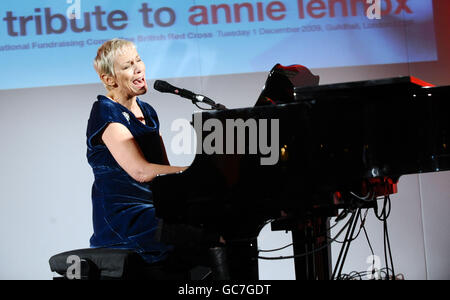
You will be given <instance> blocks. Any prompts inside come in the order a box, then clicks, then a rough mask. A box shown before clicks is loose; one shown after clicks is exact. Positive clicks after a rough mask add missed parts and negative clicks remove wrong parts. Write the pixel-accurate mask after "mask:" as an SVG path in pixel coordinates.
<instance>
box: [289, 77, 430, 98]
mask: <svg viewBox="0 0 450 300" xmlns="http://www.w3.org/2000/svg"><path fill="white" fill-rule="evenodd" d="M429 87H434V85H432V84H429V83H427V82H425V81H422V80H420V79H418V78H415V77H413V76H404V77H393V78H385V79H375V80H364V81H354V82H343V83H334V84H327V85H319V86H309V87H295V88H294V98H295V100H296V101H308V100H313V99H315V98H318V97H320V98H323V99H331V98H332V99H339V98H341V97H346V96H359V95H365V96H367V95H380V94H384V95H386V94H387V93H389V94H391V95H392V94H402V95H405V94H406V93H411V92H414V91H416V92H419V91H420V90H421V89H423V88H429Z"/></svg>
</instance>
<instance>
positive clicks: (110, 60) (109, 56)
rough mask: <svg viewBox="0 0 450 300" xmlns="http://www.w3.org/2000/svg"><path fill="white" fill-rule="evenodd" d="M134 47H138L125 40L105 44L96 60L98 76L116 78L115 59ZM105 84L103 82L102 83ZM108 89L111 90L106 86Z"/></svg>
mask: <svg viewBox="0 0 450 300" xmlns="http://www.w3.org/2000/svg"><path fill="white" fill-rule="evenodd" d="M128 47H133V48H135V49H136V45H135V44H134V43H133V42H130V41H127V40H123V39H118V38H115V39H112V40H109V41H106V42H105V43H103V45H101V46H100V48H98V50H97V56H96V57H95V59H94V68H95V71H96V72H97V74H98V75H99V76H100V80H101V76H102V74H106V75H109V76H113V77H114V76H116V74H115V72H114V59H115V57H116V55H117V54H120V53H122V51H123V49H125V48H128ZM102 82H103V81H102ZM103 84H104V83H103ZM104 85H105V87H106V89H108V90H109V89H110V87H109V86H107V85H106V84H104Z"/></svg>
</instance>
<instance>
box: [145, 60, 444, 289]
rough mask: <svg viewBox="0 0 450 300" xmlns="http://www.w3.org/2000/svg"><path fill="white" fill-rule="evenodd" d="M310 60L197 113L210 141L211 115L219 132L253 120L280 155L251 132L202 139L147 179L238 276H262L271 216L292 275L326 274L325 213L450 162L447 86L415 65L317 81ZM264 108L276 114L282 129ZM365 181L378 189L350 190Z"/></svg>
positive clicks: (160, 202)
mask: <svg viewBox="0 0 450 300" xmlns="http://www.w3.org/2000/svg"><path fill="white" fill-rule="evenodd" d="M307 71H308V70H307V69H306V71H305V69H304V68H303V67H301V66H290V67H283V66H281V65H277V66H275V67H274V68H273V69H272V71H271V72H270V74H269V77H268V79H267V82H266V86H265V88H264V89H263V92H262V93H261V96H260V97H259V99H258V101H257V103H256V105H255V106H254V107H248V108H239V109H229V110H214V111H207V112H200V113H196V114H194V115H193V125H195V126H194V127H195V128H196V130H197V136H201V137H202V138H203V139H205V137H208V136H209V139H210V140H209V142H211V135H210V134H211V133H213V132H214V134H215V135H217V128H211V130H209V131H208V130H205V128H204V127H203V125H204V124H205V123H206V122H208V120H211V119H213V120H215V122H217V120H219V121H220V122H221V123H222V124H223V126H222V129H221V130H223V132H222V136H223V137H225V136H227V132H226V121H227V120H238V119H242V120H243V121H247V120H255V121H256V122H255V123H256V124H257V126H258V137H259V139H261V138H264V137H265V138H267V139H268V140H267V141H266V142H267V144H268V145H269V144H270V142H272V144H271V145H273V144H274V143H277V145H278V146H277V149H278V150H277V151H279V153H278V160H277V161H276V163H275V164H262V163H261V162H262V160H261V159H262V158H264V157H266V158H267V153H266V154H261V153H259V152H260V151H258V153H256V154H254V151H253V152H252V151H251V149H250V148H251V146H252V145H251V144H252V143H254V141H251V140H250V138H249V136H248V135H247V136H246V139H245V144H244V145H245V147H244V148H242V147H243V146H242V145H241V149H240V152H238V151H237V145H236V143H235V144H234V145H233V146H234V148H233V149H234V150H235V151H234V152H229V153H230V154H226V153H227V152H225V151H224V152H223V153H220V151H217V152H218V153H212V154H211V153H208V154H207V153H205V151H204V150H203V151H202V152H201V153H198V154H197V155H196V156H195V159H194V161H193V163H192V165H191V166H190V168H188V169H187V170H186V171H184V172H183V173H181V174H171V175H163V176H159V177H157V178H156V179H155V180H154V181H153V183H152V189H153V195H154V202H155V207H156V213H157V215H158V216H159V217H162V218H164V219H165V220H166V222H174V223H184V224H193V225H196V226H202V227H204V228H205V229H207V230H214V231H218V232H220V233H221V234H222V235H223V236H224V237H225V239H226V240H227V251H228V260H229V264H230V271H231V277H232V279H244V280H245V279H257V278H258V259H257V258H258V248H257V236H258V234H259V232H260V230H261V229H262V227H263V226H264V225H265V224H267V222H269V221H273V222H272V230H291V231H292V234H293V241H294V255H295V254H297V256H298V257H296V259H295V270H296V278H297V279H330V278H331V271H332V270H331V269H332V267H331V263H330V262H331V255H330V247H329V241H328V237H327V235H325V236H324V235H323V233H324V232H327V230H328V226H329V225H328V224H329V223H328V221H329V218H330V217H334V216H337V214H338V211H339V209H341V208H346V207H352V206H355V207H361V206H362V205H365V206H366V207H376V205H377V201H376V196H382V195H385V194H392V193H395V192H396V184H397V182H398V180H399V178H400V176H402V175H405V174H414V173H424V172H437V171H444V170H450V118H449V115H450V87H449V86H445V87H435V86H432V85H430V84H426V83H425V82H422V81H420V80H418V79H416V78H414V77H398V78H388V79H381V80H369V81H360V82H348V83H339V84H331V85H318V77H316V76H313V75H312V74H310V73H308V72H307ZM305 72H306V73H305ZM300 75H301V76H300ZM199 120H200V121H201V122H202V123H201V124H200V126H199V124H194V122H198V121H199ZM261 120H279V121H278V122H279V123H278V125H277V126H278V128H276V129H278V130H277V131H273V130H271V129H273V128H272V127H273V126H274V125H273V124H272V123H270V122H267V123H266V124H268V125H267V127H264V128H263V127H261V126H260V124H262V123H261V122H260V121H261ZM247 124H250V123H247ZM274 124H275V123H274ZM199 130H200V131H202V132H199ZM248 132H250V129H248V131H247V133H248ZM273 132H276V133H277V136H273ZM234 133H235V134H237V131H236V132H234ZM271 133H272V134H271ZM228 134H230V133H229V132H228ZM217 136H220V135H217ZM234 141H236V140H234ZM199 142H203V140H200V141H199ZM216 142H219V141H216ZM229 142H230V140H228V141H223V143H224V144H226V143H229ZM223 147H224V148H223V149H226V145H223ZM230 149H231V148H230ZM243 149H245V151H242V150H243ZM239 153H240V154H239ZM369 193H371V195H373V197H372V200H373V201H363V203H361V201H360V200H359V199H358V198H356V197H354V195H367V194H369ZM327 245H328V247H327ZM314 249H321V250H320V251H319V250H318V251H311V253H310V254H311V255H309V254H308V251H310V250H314ZM302 253H306V254H308V255H301V254H302Z"/></svg>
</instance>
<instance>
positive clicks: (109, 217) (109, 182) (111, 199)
mask: <svg viewBox="0 0 450 300" xmlns="http://www.w3.org/2000/svg"><path fill="white" fill-rule="evenodd" d="M137 103H138V105H139V107H140V108H141V110H142V112H143V114H144V117H145V123H146V124H143V123H142V122H140V121H139V120H138V119H136V118H135V116H134V114H133V113H132V112H131V111H129V110H128V109H127V108H126V107H124V106H122V105H121V104H119V103H116V102H114V101H112V100H111V99H109V98H107V97H105V96H101V95H100V96H98V97H97V101H96V102H95V103H94V104H93V106H92V110H91V114H90V118H89V121H88V126H87V132H86V137H87V159H88V162H89V164H90V165H91V167H92V170H93V172H94V177H95V181H94V184H93V186H92V205H93V225H94V234H93V235H92V237H91V239H90V245H91V247H93V248H98V247H106V248H118V249H132V250H135V251H136V252H137V253H139V254H140V255H141V256H142V257H143V258H144V259H145V260H146V261H147V262H148V263H153V262H157V261H160V260H162V259H164V258H165V257H166V256H167V254H168V251H169V250H170V246H167V245H164V244H162V243H160V242H157V240H155V234H156V232H157V227H158V219H157V218H156V217H155V208H154V206H153V201H152V191H151V190H150V187H149V184H147V183H139V182H137V181H136V180H134V179H133V178H132V177H131V176H129V175H128V174H127V173H126V172H125V171H124V170H123V169H122V168H121V167H120V166H119V164H118V163H117V162H116V161H115V159H114V158H113V156H112V155H111V153H110V152H109V150H108V148H107V147H106V146H105V145H104V144H103V143H101V142H100V141H101V134H102V132H103V130H104V129H105V127H106V126H107V125H108V124H109V123H113V122H116V123H120V124H123V125H125V126H126V127H127V128H128V129H129V130H130V132H131V134H132V135H133V137H134V138H135V140H136V141H137V143H138V144H139V147H140V148H141V150H142V153H143V154H144V156H145V158H146V159H147V161H148V162H151V163H156V164H163V162H164V155H163V153H164V152H163V150H162V148H161V143H160V136H159V121H158V116H157V114H156V111H155V110H154V109H153V107H152V106H151V105H149V104H148V103H145V102H142V101H140V100H139V99H137Z"/></svg>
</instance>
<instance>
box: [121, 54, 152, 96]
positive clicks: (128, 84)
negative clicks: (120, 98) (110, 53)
mask: <svg viewBox="0 0 450 300" xmlns="http://www.w3.org/2000/svg"><path fill="white" fill-rule="evenodd" d="M114 71H115V73H116V77H115V83H116V85H117V89H116V90H117V91H118V92H119V93H120V94H123V95H128V96H138V95H143V94H145V93H146V92H147V89H148V87H147V82H146V81H145V64H144V62H143V61H142V60H141V58H140V57H139V54H138V53H137V51H136V49H135V48H134V47H126V48H124V49H123V51H122V54H118V55H117V56H116V58H115V60H114Z"/></svg>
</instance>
